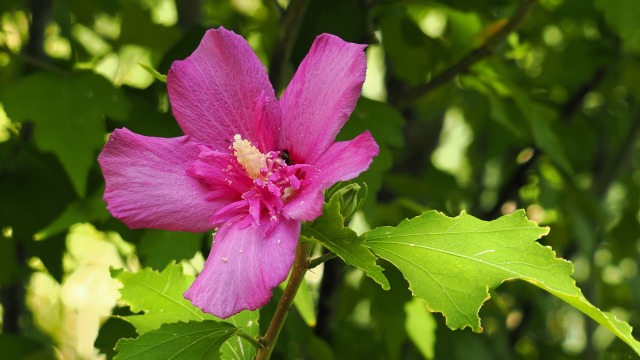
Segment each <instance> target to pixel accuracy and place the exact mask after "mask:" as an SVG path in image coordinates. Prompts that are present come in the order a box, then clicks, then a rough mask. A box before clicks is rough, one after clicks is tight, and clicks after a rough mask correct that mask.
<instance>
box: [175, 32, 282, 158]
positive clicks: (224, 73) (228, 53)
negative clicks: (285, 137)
mask: <svg viewBox="0 0 640 360" xmlns="http://www.w3.org/2000/svg"><path fill="white" fill-rule="evenodd" d="M167 89H168V91H169V99H170V100H171V107H172V111H173V115H174V116H175V118H176V120H177V121H178V124H180V127H181V128H182V130H183V131H184V133H185V134H187V135H191V136H193V137H194V138H195V139H196V140H198V141H200V142H202V143H204V144H208V145H213V147H214V148H216V149H226V148H228V147H229V144H230V143H231V142H233V136H234V135H235V134H239V135H241V136H242V138H244V139H249V140H250V141H252V142H254V143H256V144H257V145H258V148H259V149H260V150H261V151H262V152H267V151H269V150H272V149H274V146H275V144H276V140H277V137H278V135H279V131H280V120H281V115H280V108H279V105H278V101H277V100H276V97H275V93H274V91H273V87H272V86H271V83H270V82H269V78H268V76H267V72H266V70H265V67H264V65H262V63H261V62H260V60H259V59H258V56H256V54H255V53H254V52H253V50H252V49H251V47H250V46H249V44H248V43H247V42H246V41H245V40H244V39H243V38H242V37H241V36H239V35H237V34H236V33H234V32H232V31H229V30H226V29H225V28H223V27H221V28H218V29H212V30H209V31H207V32H206V34H205V35H204V37H203V38H202V41H201V42H200V45H199V46H198V48H197V49H196V50H195V51H194V52H193V54H191V56H189V57H188V58H186V59H185V60H182V61H175V62H174V63H173V64H172V65H171V69H170V70H169V74H168V77H167Z"/></svg>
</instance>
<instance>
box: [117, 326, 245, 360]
mask: <svg viewBox="0 0 640 360" xmlns="http://www.w3.org/2000/svg"><path fill="white" fill-rule="evenodd" d="M237 331H238V329H237V328H236V327H235V326H233V325H231V324H228V323H226V322H218V321H213V320H206V321H191V322H188V323H183V322H180V323H175V324H165V325H162V326H161V327H160V328H159V329H157V330H153V331H150V332H147V333H145V334H143V335H140V336H139V337H138V338H136V339H122V340H120V341H118V344H116V350H117V351H118V355H116V357H115V358H114V359H116V360H127V359H135V360H140V359H149V360H152V359H153V360H155V359H174V360H193V359H220V347H221V346H222V345H223V344H224V343H225V341H227V340H228V339H229V338H230V337H232V336H233V335H234V334H235V333H236V332H237Z"/></svg>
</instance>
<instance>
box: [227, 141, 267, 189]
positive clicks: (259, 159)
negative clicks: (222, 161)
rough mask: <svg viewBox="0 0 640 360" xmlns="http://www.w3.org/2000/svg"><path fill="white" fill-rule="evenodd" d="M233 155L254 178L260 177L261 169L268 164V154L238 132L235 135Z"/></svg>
mask: <svg viewBox="0 0 640 360" xmlns="http://www.w3.org/2000/svg"><path fill="white" fill-rule="evenodd" d="M232 147H233V150H234V152H233V155H234V156H235V157H236V159H238V163H239V164H240V165H242V167H243V168H244V169H245V170H246V171H247V173H248V174H249V176H250V177H251V178H252V179H255V178H258V177H260V170H262V169H263V168H264V167H265V166H267V158H266V156H265V155H264V154H263V153H261V152H260V150H258V149H257V148H256V147H255V146H253V145H251V143H250V142H249V141H248V140H244V139H242V137H241V136H240V135H238V134H236V135H234V136H233V145H232Z"/></svg>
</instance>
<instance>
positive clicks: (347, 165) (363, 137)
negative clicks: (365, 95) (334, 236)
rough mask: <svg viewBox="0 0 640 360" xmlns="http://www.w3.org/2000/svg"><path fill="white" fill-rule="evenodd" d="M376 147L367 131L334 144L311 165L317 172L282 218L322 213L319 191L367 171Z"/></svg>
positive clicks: (293, 200)
mask: <svg viewBox="0 0 640 360" xmlns="http://www.w3.org/2000/svg"><path fill="white" fill-rule="evenodd" d="M378 152H379V148H378V144H377V143H376V141H375V140H374V139H373V136H371V133H370V132H369V131H365V132H363V133H362V134H360V135H358V137H356V138H355V139H353V140H350V141H341V142H336V143H334V144H333V145H331V147H330V148H329V149H328V150H327V151H326V152H325V153H324V154H322V156H321V157H320V158H319V159H318V161H316V162H315V163H314V164H313V167H315V168H316V169H318V172H317V173H316V174H315V176H314V177H313V178H311V183H310V184H309V185H307V186H306V187H305V188H303V189H301V190H300V191H299V192H297V193H296V194H295V195H293V197H292V198H291V200H290V201H289V203H287V205H286V206H285V207H284V210H283V212H284V214H285V216H287V217H289V218H291V219H297V220H303V221H310V220H313V219H315V218H317V217H318V216H320V214H321V213H322V204H323V202H324V196H323V194H322V192H323V191H324V190H326V189H328V188H329V187H330V186H332V185H333V184H335V183H336V182H338V181H344V180H351V179H353V178H355V177H356V176H358V175H360V173H362V172H363V171H365V170H367V169H368V168H369V165H371V162H372V161H373V157H374V156H376V155H378Z"/></svg>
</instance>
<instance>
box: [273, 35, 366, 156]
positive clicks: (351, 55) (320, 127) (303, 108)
mask: <svg viewBox="0 0 640 360" xmlns="http://www.w3.org/2000/svg"><path fill="white" fill-rule="evenodd" d="M364 48H365V45H359V44H352V43H348V42H345V41H343V40H342V39H340V38H339V37H336V36H333V35H329V34H322V35H320V36H318V37H317V38H316V40H315V41H314V43H313V45H312V46H311V50H310V51H309V54H307V56H306V57H305V59H304V60H303V61H302V63H301V64H300V67H299V68H298V71H297V72H296V74H295V76H294V77H293V79H292V80H291V83H290V84H289V86H288V87H287V89H286V90H285V92H284V94H283V95H282V98H281V99H280V106H281V108H282V130H281V132H280V136H281V138H280V143H279V145H280V146H279V148H280V149H287V150H288V151H289V153H290V154H291V159H292V160H293V162H294V163H307V164H311V163H313V162H315V161H316V159H317V158H318V157H319V156H320V155H321V154H322V153H324V152H325V151H326V150H327V148H328V147H329V146H330V145H331V143H332V142H333V141H334V140H335V137H336V135H337V134H338V132H339V131H340V129H341V128H342V125H344V123H345V122H346V121H347V119H348V118H349V116H350V115H351V112H352V111H353V109H354V108H355V106H356V103H357V102H358V98H359V97H360V93H361V91H362V83H363V82H364V78H365V72H366V59H365V55H364V51H363V50H364Z"/></svg>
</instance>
